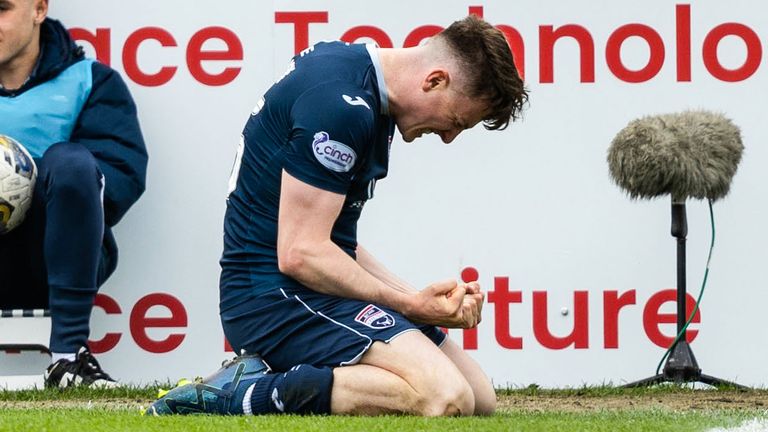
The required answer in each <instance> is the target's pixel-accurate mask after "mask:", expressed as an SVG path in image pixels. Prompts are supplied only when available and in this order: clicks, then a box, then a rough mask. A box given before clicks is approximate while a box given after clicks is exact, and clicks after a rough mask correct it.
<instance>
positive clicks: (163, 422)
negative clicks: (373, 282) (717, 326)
mask: <svg viewBox="0 0 768 432" xmlns="http://www.w3.org/2000/svg"><path fill="white" fill-rule="evenodd" d="M754 417H755V413H751V412H745V411H739V412H734V411H718V412H709V413H703V414H702V413H691V412H685V413H675V412H670V411H657V410H651V411H630V412H598V413H588V414H584V413H581V414H573V413H557V412H555V413H500V414H497V415H495V416H493V417H489V418H437V419H425V418H418V417H404V416H387V417H374V418H366V417H340V416H334V417H296V416H262V417H212V416H187V417H142V416H140V415H139V414H138V412H136V411H133V410H131V411H123V410H104V409H90V410H89V409H60V408H57V409H10V410H4V411H2V412H1V413H0V431H45V430H49V431H54V430H62V431H76V430H82V431H88V432H96V431H124V430H125V431H132V430H142V431H159V432H176V431H179V432H182V431H183V432H194V431H201V432H211V431H219V430H225V431H227V432H230V431H286V432H288V431H366V432H375V431H436V432H437V431H440V432H444V431H473V432H475V431H542V432H546V431H606V432H608V431H610V432H620V431H632V432H642V431H653V432H657V431H675V432H684V431H704V430H707V429H709V428H713V427H734V426H738V425H739V424H741V423H742V422H744V421H746V420H749V419H751V418H754Z"/></svg>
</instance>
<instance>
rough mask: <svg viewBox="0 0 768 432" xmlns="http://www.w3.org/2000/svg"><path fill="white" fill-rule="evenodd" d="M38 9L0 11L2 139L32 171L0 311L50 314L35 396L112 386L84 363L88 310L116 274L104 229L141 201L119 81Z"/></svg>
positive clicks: (142, 169)
mask: <svg viewBox="0 0 768 432" xmlns="http://www.w3.org/2000/svg"><path fill="white" fill-rule="evenodd" d="M47 13H48V0H0V134H3V135H8V136H10V137H12V138H14V139H16V140H17V141H19V142H20V143H21V144H23V145H24V146H25V147H26V148H27V150H28V151H29V152H30V154H31V155H32V157H33V158H34V160H35V162H36V164H37V167H38V177H37V183H36V185H35V191H34V197H33V203H32V206H31V208H30V210H29V212H28V214H27V217H26V220H25V221H24V222H23V223H22V224H21V225H20V226H19V227H18V228H16V229H15V230H13V231H11V232H9V233H7V234H4V235H0V274H1V275H2V279H0V304H1V305H2V306H3V308H27V309H31V308H41V307H48V308H50V313H51V337H50V349H51V351H52V353H53V363H52V364H51V365H50V367H48V369H47V370H46V372H45V385H46V386H48V387H67V386H71V385H92V386H113V385H115V381H114V380H113V379H112V378H111V377H110V376H109V375H108V374H107V373H105V372H104V371H103V370H102V369H101V367H100V366H99V363H98V362H97V361H96V359H95V358H94V357H93V355H92V354H91V353H90V351H89V349H88V346H87V341H88V334H89V321H90V317H91V308H92V307H93V301H94V297H95V296H96V292H97V290H98V287H99V286H101V284H102V283H104V281H105V280H106V279H107V278H108V277H109V276H110V274H112V272H113V271H114V270H115V267H116V266H117V246H116V244H115V239H114V237H113V235H112V230H111V228H112V227H113V226H114V225H115V224H117V223H118V222H119V221H120V219H121V218H122V217H123V215H125V212H126V211H127V210H128V209H129V208H130V207H131V205H133V203H134V202H136V200H137V199H138V198H139V196H141V194H142V193H143V191H144V184H145V177H146V166H147V152H146V148H145V146H144V140H143V138H142V134H141V130H140V128H139V122H138V118H137V116H136V106H135V105H134V102H133V99H132V98H131V95H130V93H129V92H128V88H127V87H126V85H125V83H124V82H123V80H122V79H121V78H120V75H119V74H118V73H117V72H115V71H114V70H112V69H111V68H109V67H108V66H105V65H103V64H101V63H98V62H96V61H94V60H90V59H86V58H85V57H84V54H83V50H82V48H80V47H78V46H76V45H75V43H74V42H73V40H72V39H71V38H70V36H69V33H68V32H67V30H66V29H65V28H64V27H63V26H62V24H61V23H60V22H58V21H56V20H53V19H50V18H47V17H46V16H47Z"/></svg>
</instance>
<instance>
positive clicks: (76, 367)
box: [45, 347, 117, 388]
mask: <svg viewBox="0 0 768 432" xmlns="http://www.w3.org/2000/svg"><path fill="white" fill-rule="evenodd" d="M45 386H46V387H48V388H52V387H59V388H67V387H76V386H86V387H92V388H115V387H117V382H116V381H115V380H113V379H112V377H110V376H109V375H108V374H107V373H106V372H104V371H103V370H101V366H99V362H98V361H96V358H94V357H93V354H91V352H90V351H89V350H88V348H86V347H82V348H80V351H78V352H77V356H76V357H75V361H69V360H66V359H61V360H59V361H57V362H56V363H53V364H52V365H50V366H48V369H46V370H45Z"/></svg>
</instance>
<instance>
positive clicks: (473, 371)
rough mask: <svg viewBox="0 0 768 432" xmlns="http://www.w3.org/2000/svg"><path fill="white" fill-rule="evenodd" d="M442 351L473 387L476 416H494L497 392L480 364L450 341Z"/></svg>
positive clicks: (444, 344)
mask: <svg viewBox="0 0 768 432" xmlns="http://www.w3.org/2000/svg"><path fill="white" fill-rule="evenodd" d="M440 350H441V351H442V352H443V353H444V354H445V355H446V356H447V357H448V358H449V359H450V360H451V362H453V364H454V365H456V367H457V368H458V369H459V371H460V372H461V374H462V375H463V376H464V378H465V379H466V380H467V382H469V385H470V386H471V387H472V392H473V393H474V396H475V414H478V415H490V414H493V413H494V411H495V410H496V391H495V390H494V388H493V384H492V383H491V380H490V379H488V376H487V375H486V374H485V372H483V370H482V368H481V367H480V364H478V363H477V361H475V359H473V358H472V357H470V356H469V354H467V353H466V352H465V351H464V350H463V349H461V348H460V347H459V346H458V345H457V344H456V343H455V342H453V341H452V340H450V339H447V340H446V341H445V342H444V343H443V344H442V346H441V347H440Z"/></svg>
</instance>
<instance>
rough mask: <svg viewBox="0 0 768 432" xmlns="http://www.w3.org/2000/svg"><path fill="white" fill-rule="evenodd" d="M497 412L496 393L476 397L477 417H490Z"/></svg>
mask: <svg viewBox="0 0 768 432" xmlns="http://www.w3.org/2000/svg"><path fill="white" fill-rule="evenodd" d="M495 412H496V393H495V392H493V393H492V394H484V395H475V415H481V416H489V415H493V414H494V413H495Z"/></svg>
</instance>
